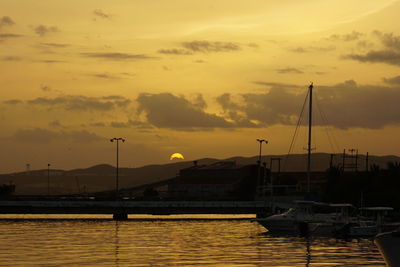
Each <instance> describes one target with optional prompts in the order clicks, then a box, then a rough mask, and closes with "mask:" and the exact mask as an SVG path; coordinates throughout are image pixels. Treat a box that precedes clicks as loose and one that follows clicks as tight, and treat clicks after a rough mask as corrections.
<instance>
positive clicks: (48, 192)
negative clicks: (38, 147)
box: [47, 163, 50, 196]
mask: <svg viewBox="0 0 400 267" xmlns="http://www.w3.org/2000/svg"><path fill="white" fill-rule="evenodd" d="M47 196H50V163H47Z"/></svg>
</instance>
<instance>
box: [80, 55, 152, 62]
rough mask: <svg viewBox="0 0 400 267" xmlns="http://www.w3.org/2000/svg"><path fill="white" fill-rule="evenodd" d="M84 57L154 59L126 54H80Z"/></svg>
mask: <svg viewBox="0 0 400 267" xmlns="http://www.w3.org/2000/svg"><path fill="white" fill-rule="evenodd" d="M81 55H82V56H84V57H90V58H101V59H107V60H120V61H122V60H143V59H154V58H155V57H151V56H147V55H144V54H128V53H81Z"/></svg>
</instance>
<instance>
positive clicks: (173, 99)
mask: <svg viewBox="0 0 400 267" xmlns="http://www.w3.org/2000/svg"><path fill="white" fill-rule="evenodd" d="M137 102H138V104H139V108H138V111H139V113H140V114H142V113H144V114H145V116H146V118H147V121H148V122H149V123H150V124H152V125H154V126H156V127H159V128H170V129H175V130H184V131H190V130H193V129H199V128H201V129H207V128H208V129H211V128H234V127H257V125H255V124H252V123H249V122H247V124H246V123H244V122H241V121H240V122H234V121H233V122H231V121H228V120H226V119H225V118H223V117H220V116H218V115H215V114H210V113H207V112H206V111H205V110H204V106H205V104H203V103H202V104H199V100H197V103H196V101H195V103H193V102H190V101H189V100H187V99H186V98H184V97H183V96H175V95H172V94H170V93H161V94H144V93H143V94H140V95H139V96H138V98H137Z"/></svg>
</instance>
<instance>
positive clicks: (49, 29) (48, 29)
mask: <svg viewBox="0 0 400 267" xmlns="http://www.w3.org/2000/svg"><path fill="white" fill-rule="evenodd" d="M33 30H34V31H35V33H36V34H37V35H39V36H42V37H43V36H45V35H47V34H49V33H55V32H58V28H57V27H55V26H45V25H38V26H36V27H34V28H33Z"/></svg>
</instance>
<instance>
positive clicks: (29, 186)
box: [0, 153, 400, 194]
mask: <svg viewBox="0 0 400 267" xmlns="http://www.w3.org/2000/svg"><path fill="white" fill-rule="evenodd" d="M271 157H274V158H277V157H279V158H282V160H281V171H305V169H306V163H307V155H306V154H294V155H290V156H289V157H288V158H286V155H273V156H263V157H262V161H263V162H267V166H268V167H269V165H270V159H271ZM257 160H258V156H254V157H231V158H227V159H223V160H222V161H236V163H237V164H254V163H256V162H257ZM330 160H331V155H330V154H327V153H315V154H313V155H312V170H313V171H324V170H326V169H327V168H328V167H329V164H330ZM217 161H221V159H213V158H204V159H199V160H197V164H199V165H208V164H212V163H214V162H217ZM390 161H392V162H400V157H397V156H370V157H369V165H370V164H377V165H379V166H381V167H383V168H384V167H386V164H387V162H390ZM332 163H333V164H334V165H341V163H342V157H341V155H335V156H334V157H333V161H332ZM192 165H193V162H192V161H179V162H173V163H168V164H162V165H147V166H143V167H138V168H120V169H119V174H120V179H119V181H120V187H121V188H123V187H132V186H136V185H140V184H145V183H151V182H155V181H159V180H162V179H166V178H171V177H174V176H176V175H177V174H178V173H179V170H180V169H183V168H187V167H189V166H192ZM358 166H359V168H358V169H359V170H365V168H366V162H365V155H360V156H359V157H358ZM277 170H278V165H277V162H274V165H273V166H272V171H273V172H275V171H277ZM10 182H12V183H13V184H15V185H16V190H15V193H16V194H47V169H43V170H34V171H30V172H29V173H27V172H21V173H13V174H2V175H0V184H9V183H10ZM114 188H115V167H114V166H111V165H108V164H100V165H95V166H92V167H89V168H86V169H74V170H67V171H65V170H51V171H50V193H51V194H75V193H78V192H80V193H83V192H98V191H104V190H111V189H114Z"/></svg>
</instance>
